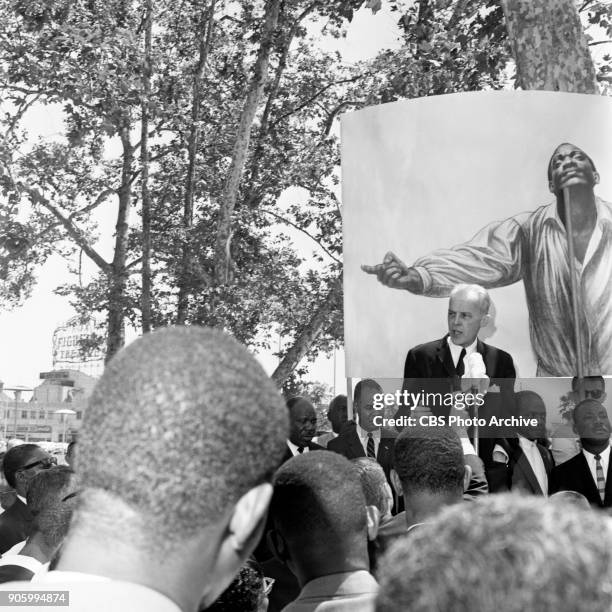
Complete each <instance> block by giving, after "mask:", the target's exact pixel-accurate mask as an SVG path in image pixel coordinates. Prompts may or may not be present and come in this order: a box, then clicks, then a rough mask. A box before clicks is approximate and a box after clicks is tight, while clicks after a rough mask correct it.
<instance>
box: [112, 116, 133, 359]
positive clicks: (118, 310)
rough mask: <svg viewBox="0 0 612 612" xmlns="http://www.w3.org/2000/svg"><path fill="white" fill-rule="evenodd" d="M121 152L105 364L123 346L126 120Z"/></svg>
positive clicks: (129, 152) (129, 151)
mask: <svg viewBox="0 0 612 612" xmlns="http://www.w3.org/2000/svg"><path fill="white" fill-rule="evenodd" d="M120 136H121V145H122V148H123V164H122V168H121V187H120V188H119V210H118V212H117V224H116V226H115V255H114V257H113V263H112V264H111V270H112V272H111V274H110V275H109V284H110V286H109V290H108V319H107V321H108V337H107V339H106V357H105V361H106V362H107V363H108V361H109V360H110V359H111V358H112V357H113V355H115V353H117V352H118V351H119V350H120V349H121V347H122V346H123V345H124V344H125V320H124V319H125V317H124V313H125V288H126V283H127V277H128V274H127V270H126V267H125V264H126V257H127V248H128V230H129V226H128V222H127V219H128V213H129V210H130V204H131V199H132V183H131V179H132V176H131V174H132V162H133V157H134V149H133V147H132V143H131V142H130V120H129V118H128V117H125V118H124V120H123V126H122V127H121V130H120Z"/></svg>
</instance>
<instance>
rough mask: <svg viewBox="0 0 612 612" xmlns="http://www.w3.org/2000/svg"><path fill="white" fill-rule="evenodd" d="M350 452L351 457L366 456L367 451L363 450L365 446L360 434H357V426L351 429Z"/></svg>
mask: <svg viewBox="0 0 612 612" xmlns="http://www.w3.org/2000/svg"><path fill="white" fill-rule="evenodd" d="M347 442H348V447H349V452H350V454H351V459H354V458H356V457H365V456H366V453H365V451H364V450H363V446H362V444H361V440H360V439H359V435H358V434H357V426H355V428H354V429H352V430H351V435H350V436H349V439H348V440H347Z"/></svg>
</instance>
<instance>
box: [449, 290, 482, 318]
mask: <svg viewBox="0 0 612 612" xmlns="http://www.w3.org/2000/svg"><path fill="white" fill-rule="evenodd" d="M462 291H465V292H467V293H470V294H472V295H473V296H475V297H476V299H477V300H478V308H479V309H480V312H481V314H483V315H486V314H489V309H490V308H491V296H490V295H489V292H488V291H487V290H486V289H485V288H484V287H481V286H480V285H473V284H472V285H468V284H466V283H460V284H458V285H455V286H454V287H453V290H452V291H451V292H450V295H449V296H448V297H449V299H450V298H452V297H453V296H455V295H456V294H457V293H461V292H462Z"/></svg>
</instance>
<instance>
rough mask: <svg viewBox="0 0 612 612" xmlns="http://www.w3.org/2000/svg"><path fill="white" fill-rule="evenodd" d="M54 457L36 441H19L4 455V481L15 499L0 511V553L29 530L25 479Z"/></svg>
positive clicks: (30, 521) (49, 462)
mask: <svg viewBox="0 0 612 612" xmlns="http://www.w3.org/2000/svg"><path fill="white" fill-rule="evenodd" d="M56 463H57V460H56V459H55V457H52V456H51V455H49V453H47V452H46V451H45V450H43V449H42V448H41V447H40V446H37V445H36V444H21V445H20V446H15V447H14V448H12V449H11V450H9V451H8V452H7V453H6V455H5V456H4V460H3V462H2V470H3V472H4V477H5V478H6V481H7V483H8V484H9V485H10V486H11V487H13V488H14V489H15V492H16V493H17V499H16V500H15V503H14V504H13V505H12V506H11V507H10V508H9V509H8V510H7V511H6V512H4V513H3V514H2V515H0V554H4V553H5V552H6V551H7V550H9V549H10V548H12V547H13V546H14V545H15V544H17V543H18V542H21V541H22V540H25V539H26V538H27V537H28V536H29V535H30V533H31V524H32V514H31V513H30V511H29V510H28V507H27V504H26V493H27V490H28V483H29V482H30V480H32V478H34V476H36V474H38V473H39V472H40V471H42V470H46V469H49V468H50V467H51V466H52V465H55V464H56Z"/></svg>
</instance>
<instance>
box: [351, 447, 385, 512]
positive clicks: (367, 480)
mask: <svg viewBox="0 0 612 612" xmlns="http://www.w3.org/2000/svg"><path fill="white" fill-rule="evenodd" d="M351 463H352V464H353V465H354V467H355V469H356V471H357V474H358V475H359V480H360V481H361V488H362V490H363V494H364V495H365V502H366V504H367V505H368V506H375V507H376V508H378V510H379V511H380V514H381V516H385V515H387V514H390V513H391V505H392V499H390V496H389V493H390V491H389V485H388V484H387V478H386V477H385V472H384V470H383V468H382V466H381V465H380V463H378V462H377V461H375V460H374V459H371V458H369V457H357V458H356V459H352V460H351Z"/></svg>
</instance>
